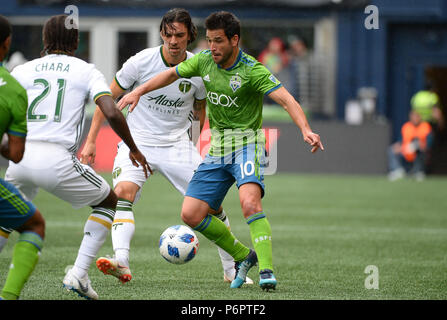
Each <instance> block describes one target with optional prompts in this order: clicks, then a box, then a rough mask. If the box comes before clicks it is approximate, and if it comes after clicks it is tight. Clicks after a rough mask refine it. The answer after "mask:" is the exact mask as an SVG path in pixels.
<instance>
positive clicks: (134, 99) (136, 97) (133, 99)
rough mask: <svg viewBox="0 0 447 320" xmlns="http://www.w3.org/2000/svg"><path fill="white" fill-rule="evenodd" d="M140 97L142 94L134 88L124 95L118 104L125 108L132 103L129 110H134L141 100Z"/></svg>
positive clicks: (121, 108) (119, 106) (120, 107)
mask: <svg viewBox="0 0 447 320" xmlns="http://www.w3.org/2000/svg"><path fill="white" fill-rule="evenodd" d="M140 97H141V95H140V94H139V93H138V92H136V91H135V90H134V91H132V92H129V93H128V94H126V95H124V96H123V97H122V98H121V100H120V101H118V103H117V104H116V105H117V106H118V108H119V109H120V110H123V109H124V108H125V107H127V106H128V105H130V107H129V112H132V111H133V109H135V107H136V106H137V104H138V101H140Z"/></svg>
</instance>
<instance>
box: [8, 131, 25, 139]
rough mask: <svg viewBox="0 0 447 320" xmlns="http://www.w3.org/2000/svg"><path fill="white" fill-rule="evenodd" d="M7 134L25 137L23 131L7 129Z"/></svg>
mask: <svg viewBox="0 0 447 320" xmlns="http://www.w3.org/2000/svg"><path fill="white" fill-rule="evenodd" d="M8 134H10V135H13V136H18V137H23V138H24V137H26V133H25V132H18V131H14V130H11V129H9V130H8Z"/></svg>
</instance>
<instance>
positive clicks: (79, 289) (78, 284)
mask: <svg viewBox="0 0 447 320" xmlns="http://www.w3.org/2000/svg"><path fill="white" fill-rule="evenodd" d="M63 284H64V288H65V289H67V290H68V291H70V290H71V291H73V292H76V293H77V294H78V295H79V296H80V297H82V298H85V299H87V300H98V294H97V293H96V292H95V290H93V288H92V286H91V284H90V279H89V278H88V275H87V276H85V277H84V278H83V279H79V278H78V277H76V276H75V274H74V273H73V272H72V269H71V268H70V269H69V270H68V271H67V274H66V275H65V277H64V280H63Z"/></svg>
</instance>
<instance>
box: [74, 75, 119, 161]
mask: <svg viewBox="0 0 447 320" xmlns="http://www.w3.org/2000/svg"><path fill="white" fill-rule="evenodd" d="M110 91H111V92H112V97H113V99H116V98H117V97H119V96H120V95H121V94H122V93H123V92H124V90H123V89H121V87H120V86H119V85H118V84H117V83H116V81H115V80H113V82H112V83H111V84H110ZM105 120H106V117H105V116H104V114H103V113H102V111H101V109H100V108H99V107H98V106H96V109H95V113H94V114H93V118H92V123H91V124H90V130H89V132H88V135H87V139H86V140H85V144H84V147H83V148H82V151H81V156H80V161H81V163H84V164H93V163H95V157H96V138H97V137H98V133H99V130H100V129H101V126H102V124H103V123H104V121H105Z"/></svg>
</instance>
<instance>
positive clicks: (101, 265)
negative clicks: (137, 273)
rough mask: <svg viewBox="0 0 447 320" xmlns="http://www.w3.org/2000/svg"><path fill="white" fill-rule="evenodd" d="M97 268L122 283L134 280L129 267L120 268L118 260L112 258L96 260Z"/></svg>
mask: <svg viewBox="0 0 447 320" xmlns="http://www.w3.org/2000/svg"><path fill="white" fill-rule="evenodd" d="M96 266H97V267H98V269H99V270H100V271H102V273H104V274H105V275H107V274H109V275H111V276H114V277H116V278H118V279H119V280H120V281H121V282H122V283H126V282H129V281H130V280H132V274H131V273H130V269H129V268H128V267H124V266H120V264H119V263H118V260H116V259H115V258H110V257H101V258H99V259H98V260H96Z"/></svg>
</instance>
